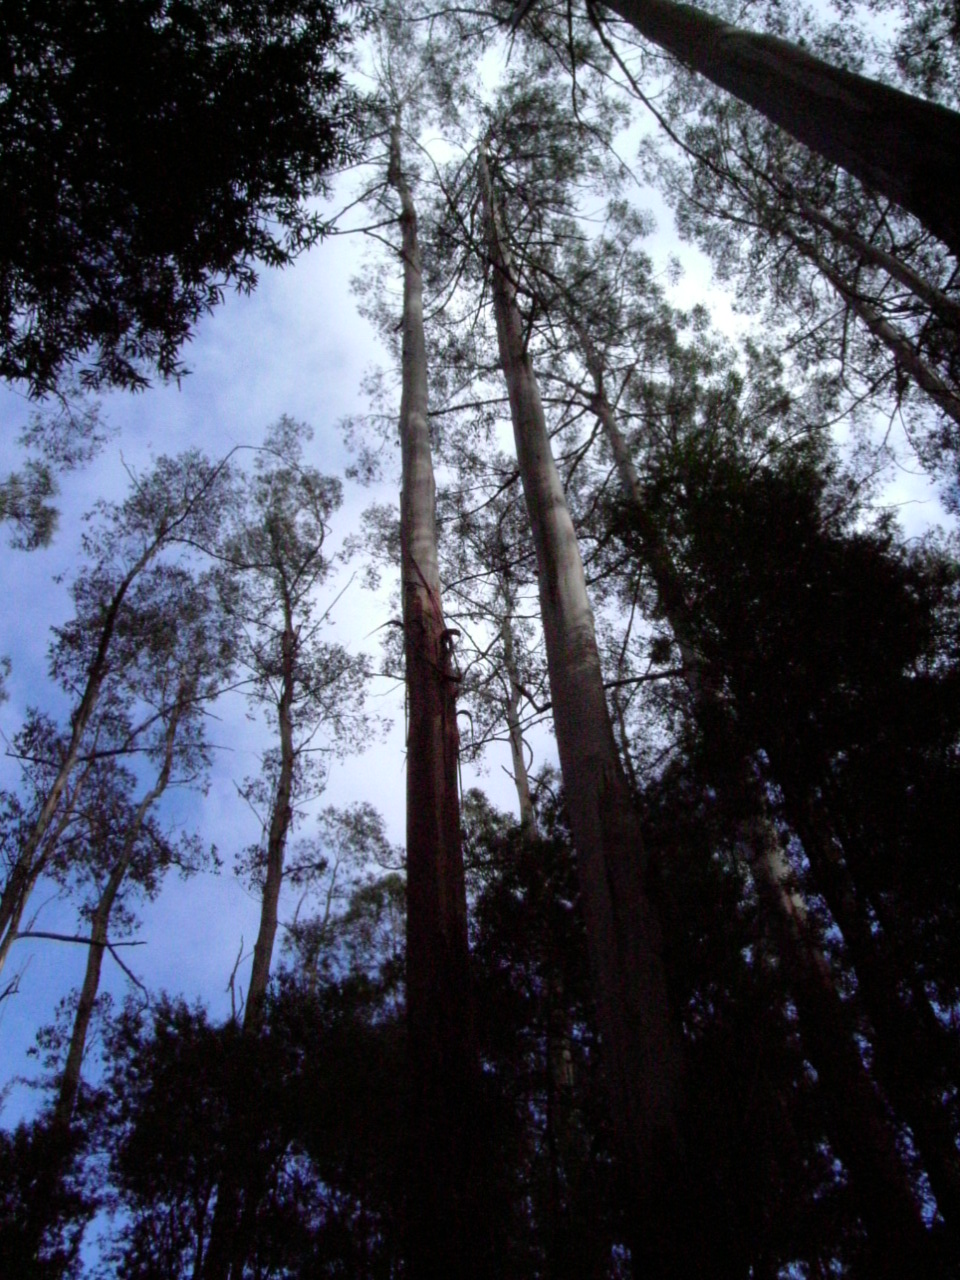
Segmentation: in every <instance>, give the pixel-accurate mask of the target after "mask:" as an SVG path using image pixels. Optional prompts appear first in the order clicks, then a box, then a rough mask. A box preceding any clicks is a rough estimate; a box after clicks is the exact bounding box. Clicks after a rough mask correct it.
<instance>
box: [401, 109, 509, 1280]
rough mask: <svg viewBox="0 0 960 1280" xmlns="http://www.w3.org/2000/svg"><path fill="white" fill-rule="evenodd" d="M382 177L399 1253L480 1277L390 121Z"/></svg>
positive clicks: (413, 372)
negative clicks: (396, 880) (394, 470)
mask: <svg viewBox="0 0 960 1280" xmlns="http://www.w3.org/2000/svg"><path fill="white" fill-rule="evenodd" d="M387 180H388V182H389V183H390V185H391V186H392V187H393V188H394V190H395V191H396V193H397V195H398V196H399V199H400V207H401V214H400V229H401V235H402V255H403V335H402V393H401V400H400V444H401V454H402V468H403V491H402V495H401V500H400V546H401V575H402V587H403V634H404V653H405V659H406V684H407V704H408V708H409V726H408V733H407V1020H408V1030H409V1053H410V1070H411V1080H412V1089H411V1107H412V1113H413V1114H412V1116H411V1121H412V1124H411V1135H412V1142H413V1150H412V1151H411V1170H410V1174H411V1177H410V1188H409V1194H408V1223H407V1261H408V1265H409V1268H410V1273H411V1275H412V1276H413V1277H415V1280H428V1278H432V1277H433V1276H444V1275H449V1276H454V1275H456V1276H463V1277H470V1276H480V1275H482V1274H484V1273H485V1258H484V1250H483V1248H482V1246H481V1241H480V1236H481V1232H482V1230H483V1229H484V1227H485V1225H486V1227H487V1228H488V1227H489V1225H490V1224H489V1223H488V1224H483V1223H482V1222H481V1213H480V1207H479V1197H478V1195H477V1191H478V1187H477V1185H476V1178H477V1174H476V1159H477V1148H478V1146H479V1141H478V1139H479V1134H478V1132H477V1114H476V1108H477V1093H478V1088H479V1060H478V1056H477V1049H476V1044H475V1040H474V1025H473V1016H472V1000H471V996H470V973H469V953H468V945H467V898H466V888H465V884H464V874H463V851H462V845H461V836H460V797H459V790H458V777H457V762H458V758H459V745H460V743H459V734H458V731H457V714H456V684H457V677H456V674H455V670H454V666H453V653H452V644H451V634H450V632H449V630H448V629H447V626H446V623H445V622H444V619H443V612H442V609H441V604H440V573H439V568H438V559H437V524H436V498H435V488H434V477H433V461H432V457H431V448H430V427H429V422H428V418H427V354H426V340H425V337H424V331H423V277H422V272H421V267H420V248H419V244H418V240H417V215H416V210H415V208H414V203H413V198H412V195H411V193H410V188H409V186H408V185H407V181H406V178H405V176H404V173H403V165H402V157H401V151H400V122H399V118H398V119H397V121H396V123H395V124H394V126H393V129H392V130H391V134H390V164H389V169H388V172H387Z"/></svg>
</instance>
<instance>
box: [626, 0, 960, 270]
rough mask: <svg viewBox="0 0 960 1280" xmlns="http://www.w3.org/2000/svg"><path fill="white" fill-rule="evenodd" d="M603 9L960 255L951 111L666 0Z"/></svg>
mask: <svg viewBox="0 0 960 1280" xmlns="http://www.w3.org/2000/svg"><path fill="white" fill-rule="evenodd" d="M606 4H607V8H609V9H611V10H612V11H613V12H614V13H616V14H618V15H619V16H620V17H621V18H623V20H624V21H625V22H628V23H629V24H630V25H631V26H633V27H635V28H636V30H637V31H639V32H640V34H641V35H642V36H644V37H646V39H648V40H651V41H652V42H653V43H654V44H657V45H659V46H660V47H661V48H662V49H666V50H667V51H668V52H669V53H671V54H673V55H674V57H676V58H677V59H679V61H681V62H683V63H685V64H686V65H687V66H689V67H690V68H691V69H692V70H694V71H698V72H699V73H700V74H701V75H704V76H706V78H707V79H708V80H710V81H712V82H713V83H714V84H716V85H718V86H719V87H720V88H721V89H725V90H726V91H727V92H728V93H731V94H733V96H734V97H735V98H739V99H740V101H741V102H746V103H748V104H749V105H750V106H752V107H755V108H756V109H757V110H758V111H760V112H761V113H762V114H763V115H765V116H766V117H767V119H768V120H772V121H773V122H774V123H775V124H778V125H780V126H781V128H783V129H785V130H786V131H787V132H788V133H789V134H791V135H792V136H793V137H794V138H797V139H798V140H799V141H800V142H802V143H804V144H805V145H806V146H808V147H810V149H811V150H812V151H816V152H818V153H819V154H820V155H822V156H823V157H824V158H825V159H827V160H829V161H831V162H832V163H833V164H838V165H840V167H841V168H843V169H846V170H847V172H848V173H852V174H853V175H854V176H855V177H857V178H859V179H860V181H861V182H863V183H865V184H866V185H867V186H868V187H870V188H871V189H872V190H874V191H877V192H879V193H880V194H881V195H885V196H887V197H888V199H890V200H892V201H894V203H895V204H899V205H901V206H902V207H903V208H904V209H907V210H909V212H910V213H912V214H914V215H915V216H916V217H917V218H919V219H920V221H921V222H922V223H923V224H924V225H925V226H927V227H929V228H930V230H931V231H932V232H933V233H934V234H935V235H937V236H939V237H940V239H941V240H943V242H944V243H945V244H946V245H947V246H948V247H949V249H950V251H951V252H952V253H953V254H954V256H955V257H960V166H958V165H957V156H958V155H960V115H958V114H957V112H955V111H950V110H948V109H947V108H946V107H942V106H940V105H939V104H937V103H934V102H928V101H926V100H925V99H923V98H916V97H913V96H912V95H911V94H908V93H903V92H901V91H900V90H899V89H891V88H890V87H889V86H887V85H884V84H881V83H879V82H878V81H876V80H869V79H867V78H866V77H865V76H859V75H855V74H854V73H853V72H850V71H844V70H842V69H841V68H839V67H833V66H831V65H830V64H829V63H827V62H824V61H822V59H820V58H816V57H814V56H813V55H812V54H810V53H807V52H806V50H804V49H802V48H800V47H799V46H798V45H794V44H791V43H789V42H788V41H786V40H781V39H778V38H777V37H776V36H769V35H763V34H759V33H757V32H752V31H744V30H741V29H740V28H739V27H735V26H732V25H731V24H730V23H727V22H723V21H722V20H721V19H719V18H714V17H712V16H710V15H709V14H707V13H704V12H703V11H702V10H700V9H696V8H693V7H692V6H690V5H685V4H675V3H672V0H606Z"/></svg>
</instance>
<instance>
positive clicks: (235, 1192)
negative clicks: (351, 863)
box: [203, 556, 297, 1280]
mask: <svg viewBox="0 0 960 1280" xmlns="http://www.w3.org/2000/svg"><path fill="white" fill-rule="evenodd" d="M281 563H282V559H281V557H280V556H278V557H277V564H278V565H279V564H281ZM280 576H281V592H282V596H283V631H282V633H281V636H280V700H279V703H278V704H277V726H278V729H279V734H280V768H279V773H278V775H277V783H276V788H275V790H274V793H273V802H272V804H271V807H270V825H269V827H268V829H267V849H266V855H267V856H266V875H265V878H264V883H263V891H262V893H261V895H260V924H259V928H258V930H257V940H256V942H255V944H254V948H253V964H252V966H251V969H250V982H249V984H248V987H247V1002H246V1006H245V1008H244V1011H243V1047H242V1048H241V1052H244V1053H245V1052H246V1047H245V1046H246V1045H247V1044H249V1043H251V1042H253V1041H255V1040H256V1038H257V1036H258V1035H259V1033H260V1030H261V1028H262V1026H263V1015H264V1006H265V1003H266V995H267V987H268V986H269V983H270V966H271V964H272V961H273V947H274V943H275V941H276V936H277V924H278V920H279V906H280V891H281V889H282V887H283V864H284V856H285V853H286V846H287V835H288V833H289V831H290V823H291V821H292V818H293V805H292V797H293V774H294V767H295V764H296V753H295V748H294V741H293V699H294V691H295V690H294V683H295V671H294V667H295V662H296V655H297V632H296V628H295V626H294V618H293V612H292V606H291V603H290V596H289V593H288V590H287V583H286V580H285V579H284V578H283V574H282V571H280ZM243 1077H244V1073H243V1070H239V1071H238V1072H237V1073H236V1080H235V1085H236V1088H237V1090H238V1093H241V1094H242V1093H243V1092H244V1088H245V1085H246V1081H245V1080H244V1078H243ZM228 1110H229V1113H230V1114H229V1124H228V1130H227V1138H226V1142H225V1157H224V1166H223V1170H222V1172H221V1176H220V1181H219V1185H218V1187H217V1202H216V1204H215V1206H214V1210H213V1221H212V1223H211V1226H210V1243H209V1245H208V1247H207V1256H206V1259H205V1261H204V1266H203V1274H204V1277H205V1280H226V1277H227V1276H231V1275H234V1274H239V1273H240V1272H242V1269H243V1263H244V1261H245V1258H246V1251H247V1249H248V1248H249V1244H250V1238H251V1232H252V1230H253V1227H254V1215H255V1213H256V1208H257V1203H258V1201H259V1193H258V1191H257V1185H256V1184H257V1182H258V1180H259V1178H260V1174H259V1171H258V1169H257V1163H256V1160H255V1159H254V1158H251V1157H253V1156H254V1154H255V1153H254V1152H253V1151H252V1150H251V1149H250V1142H249V1139H248V1136H247V1127H246V1126H247V1124H248V1122H249V1121H251V1120H253V1119H254V1118H253V1117H251V1116H249V1115H246V1114H243V1111H244V1106H243V1105H241V1104H240V1103H239V1101H238V1098H237V1097H232V1098H230V1099H228Z"/></svg>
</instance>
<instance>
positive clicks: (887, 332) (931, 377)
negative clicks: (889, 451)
mask: <svg viewBox="0 0 960 1280" xmlns="http://www.w3.org/2000/svg"><path fill="white" fill-rule="evenodd" d="M789 238H790V243H791V244H793V245H794V246H795V247H796V249H797V250H798V251H799V252H800V253H802V254H803V256H804V257H805V258H807V259H808V260H809V261H810V262H812V263H813V264H814V266H815V267H816V268H817V270H818V271H819V272H820V273H821V275H822V276H823V277H824V279H825V280H827V281H829V283H830V284H831V285H832V286H833V288H834V289H835V290H836V292H837V293H838V294H839V295H840V297H841V298H842V299H843V300H844V302H846V304H847V306H849V308H850V310H851V311H852V312H853V313H854V315H855V316H857V317H858V319H859V320H861V321H862V322H863V324H865V325H866V327H867V328H868V329H869V330H870V332H871V333H872V334H873V336H874V337H875V338H876V339H877V340H878V341H880V342H882V343H883V345H884V346H885V347H886V348H887V350H888V351H890V352H891V353H892V355H893V357H894V359H895V360H896V361H897V363H898V364H899V365H900V366H901V367H902V368H903V369H904V370H905V371H906V372H907V373H909V374H910V376H911V378H913V380H914V382H915V383H916V384H917V386H918V387H919V388H920V389H921V390H922V391H925V392H926V393H927V395H928V396H929V397H930V398H931V400H933V402H934V403H935V404H936V405H937V406H938V407H939V408H941V409H942V410H943V412H944V413H946V414H948V415H949V416H950V417H951V418H952V419H953V420H954V422H956V423H957V424H958V425H960V395H958V394H957V392H956V391H955V390H954V389H953V388H952V387H951V386H950V384H949V383H948V382H946V381H945V380H944V379H943V378H941V377H940V375H939V373H937V371H936V370H935V369H931V368H930V366H929V365H928V364H927V362H926V361H925V360H924V359H923V357H922V356H920V355H918V354H917V352H916V350H915V349H914V347H913V344H912V343H911V342H910V341H909V340H908V339H907V338H905V337H904V335H903V334H902V333H901V332H900V330H899V329H897V328H896V326H895V325H892V324H891V323H890V321H889V320H887V319H886V317H885V316H882V315H880V313H879V312H878V311H877V310H875V308H874V307H872V306H871V305H870V303H869V302H867V301H866V299H865V298H862V297H861V296H860V294H859V293H857V291H856V289H854V288H852V287H851V286H850V285H849V284H847V282H846V281H845V280H844V279H843V277H842V276H841V275H840V273H839V272H838V271H835V270H834V268H833V267H832V266H831V265H830V264H829V263H828V262H827V261H826V259H825V258H824V257H823V255H822V254H821V253H820V252H819V251H818V250H817V249H816V248H815V247H814V246H813V245H812V244H809V243H808V242H807V241H806V240H804V239H803V238H802V237H801V236H796V235H793V234H792V233H791V234H790V237H789Z"/></svg>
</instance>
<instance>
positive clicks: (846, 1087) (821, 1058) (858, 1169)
mask: <svg viewBox="0 0 960 1280" xmlns="http://www.w3.org/2000/svg"><path fill="white" fill-rule="evenodd" d="M578 337H579V339H580V342H581V345H582V348H583V353H584V358H585V361H586V363H587V367H588V369H589V371H590V374H591V377H592V379H593V386H594V397H593V408H594V411H595V412H596V414H597V416H598V418H599V419H600V423H601V426H602V427H603V430H604V434H605V435H606V438H607V441H608V443H609V444H610V447H611V450H612V452H613V455H614V459H615V462H616V465H617V470H618V477H619V479H620V484H621V488H622V489H623V492H624V497H625V498H626V500H627V502H628V503H629V504H630V508H631V515H632V516H633V518H634V521H635V528H636V530H637V532H638V533H639V536H640V540H641V544H642V546H643V553H644V558H645V560H646V563H647V567H648V569H649V571H650V574H651V576H652V578H653V580H654V585H655V587H656V591H657V596H658V599H659V602H660V605H661V607H662V609H663V611H664V614H665V616H666V618H667V621H668V623H669V624H670V627H671V630H672V631H673V633H674V638H675V640H676V642H677V645H678V647H679V648H680V651H681V654H682V657H683V663H684V679H685V682H686V684H687V687H688V689H689V691H690V695H691V698H692V700H693V705H694V709H695V713H696V714H698V715H701V714H703V712H704V711H706V712H707V714H708V716H709V721H710V723H711V725H712V726H713V727H714V728H715V729H716V730H717V731H719V732H720V733H721V734H725V726H726V723H727V712H726V710H725V708H724V707H723V706H721V705H719V704H718V703H717V700H716V697H715V695H714V692H713V690H712V686H711V681H710V680H709V679H708V678H707V674H706V673H705V672H704V670H703V664H702V662H701V659H700V655H699V653H698V652H697V649H696V645H695V644H694V642H693V640H692V634H693V629H692V627H691V624H690V614H689V605H688V603H687V600H686V598H685V595H684V591H683V586H682V584H681V582H680V580H679V576H678V574H677V571H676V566H675V565H674V563H673V560H672V557H671V555H670V552H669V549H668V548H667V547H666V546H665V545H664V543H663V539H662V538H661V536H660V532H659V530H658V528H657V526H656V523H655V521H653V520H652V519H651V518H650V515H649V513H648V511H647V509H646V504H645V502H644V500H643V494H642V492H641V489H640V481H639V477H638V475H637V471H636V467H635V466H634V463H633V459H632V458H631V456H630V452H629V449H628V448H627V445H626V441H625V440H624V438H623V436H622V434H621V432H620V429H619V425H618V423H617V420H616V414H615V412H614V410H613V407H612V406H611V404H610V401H609V399H608V397H607V394H606V388H605V383H604V373H603V363H602V360H601V358H600V357H599V354H598V353H597V351H596V349H595V348H594V347H593V345H592V343H591V342H590V340H589V338H588V336H587V334H586V333H585V332H584V331H583V330H582V329H578ZM728 750H729V753H731V754H737V753H738V747H737V744H736V743H735V742H734V741H732V740H731V742H730V744H729V748H728ZM761 803H762V801H761ZM749 843H750V846H751V849H752V850H753V854H754V856H753V857H752V860H751V867H752V870H753V873H754V877H755V880H756V883H757V888H758V893H759V895H760V899H761V903H762V904H763V906H764V908H765V911H764V915H765V918H766V919H767V920H768V921H769V923H770V926H771V928H772V930H773V933H774V935H775V938H776V941H777V946H778V949H779V950H780V952H781V954H782V956H783V959H784V961H785V963H786V965H787V969H788V976H789V981H790V982H791V985H792V986H793V987H794V988H795V995H796V999H797V1005H798V1010H799V1013H800V1030H801V1034H802V1035H803V1037H804V1039H805V1041H806V1042H807V1043H808V1050H809V1053H810V1056H811V1059H812V1061H813V1063H814V1066H815V1067H816V1069H817V1071H818V1073H819V1074H820V1076H821V1078H822V1081H823V1085H824V1089H825V1096H826V1097H827V1098H828V1100H829V1101H830V1103H831V1106H830V1112H831V1116H832V1121H833V1131H834V1134H835V1141H836V1143H837V1147H838V1151H839V1154H840V1156H841V1157H842V1158H843V1159H844V1161H845V1162H846V1163H847V1165H848V1167H849V1168H850V1172H851V1174H852V1176H853V1178H854V1179H855V1182H856V1184H857V1186H858V1188H859V1192H860V1202H861V1212H862V1213H863V1216H864V1220H865V1221H866V1222H867V1223H868V1225H869V1227H870V1233H871V1237H872V1238H873V1239H874V1240H875V1241H877V1242H881V1241H883V1242H885V1247H884V1249H883V1251H882V1253H881V1254H880V1255H878V1258H877V1263H876V1265H877V1268H878V1273H879V1271H880V1269H882V1268H885V1269H886V1270H885V1271H884V1274H891V1275H901V1274H903V1268H904V1267H905V1266H907V1264H908V1263H909V1262H910V1260H911V1259H913V1258H916V1257H923V1256H925V1255H926V1256H928V1262H929V1263H930V1264H931V1265H935V1261H934V1260H933V1258H932V1254H930V1249H931V1241H930V1239H929V1234H928V1232H927V1231H926V1229H925V1227H924V1225H923V1222H922V1220H921V1218H920V1213H919V1209H918V1205H917V1203H916V1201H915V1199H914V1197H913V1194H912V1191H911V1189H910V1186H909V1183H908V1181H907V1176H906V1170H905V1167H904V1165H903V1162H902V1160H901V1159H900V1156H899V1154H898V1152H897V1150H896V1146H895V1143H894V1139H893V1132H892V1130H891V1128H890V1125H889V1122H888V1120H887V1118H886V1116H885V1115H884V1113H883V1110H882V1105H881V1102H880V1099H879V1097H878V1096H877V1095H876V1093H875V1091H874V1089H873V1086H872V1085H871V1082H870V1080H869V1077H868V1076H867V1073H866V1070H865V1068H864V1065H863V1061H862V1059H861V1057H860V1054H859V1050H858V1049H857V1047H856V1044H855V1041H854V1040H853V1038H852V1031H851V1029H850V1027H849V1025H848V1022H849V1019H848V1018H847V1016H846V1013H845V1010H844V1008H843V1004H842V1001H841V1000H840V998H839V996H838V994H837V990H836V985H835V982H834V978H833V974H832V972H831V970H830V968H829V965H828V964H827V961H826V959H825V958H824V956H823V954H822V952H821V950H820V947H819V945H818V944H817V941H816V939H815V938H813V937H812V936H811V934H810V929H809V925H808V922H807V913H806V907H805V904H804V902H803V899H802V896H801V895H800V894H799V892H798V891H797V890H796V888H795V887H793V886H792V885H791V884H790V872H789V866H788V864H787V862H786V859H785V857H784V854H783V850H782V848H781V846H780V842H779V839H778V838H777V837H776V836H775V833H773V832H772V831H771V829H770V825H769V823H768V822H766V821H758V823H757V830H756V831H753V832H751V833H750V841H749ZM814 857H815V854H811V858H814ZM816 866H817V864H816V862H815V863H814V868H815V870H816ZM828 904H829V896H828ZM834 918H835V919H836V920H837V923H838V924H839V925H840V928H841V931H843V932H844V936H845V937H846V928H847V927H851V921H850V913H849V912H841V913H840V914H839V915H838V914H836V913H834ZM861 941H862V939H861ZM858 953H859V954H861V955H862V954H863V952H862V950H860V949H858ZM853 958H854V962H855V966H856V954H854V957H853ZM858 976H859V969H858ZM863 994H865V995H869V994H873V995H874V996H875V997H876V996H878V995H879V994H880V993H879V992H878V991H877V990H876V984H875V983H874V984H871V983H869V982H868V990H867V991H865V992H864V993H863ZM887 1003H888V1000H887V999H884V1000H883V1001H882V1003H881V1005H880V1015H881V1023H884V1022H886V1018H885V1017H884V1016H883V1011H884V1009H885V1008H886V1005H887ZM867 1008H868V1011H869V1012H870V1014H871V1017H872V1018H873V1015H874V1006H873V1004H872V1002H871V1001H870V1000H869V999H868V1000H867ZM874 1021H875V1023H876V1019H874ZM903 1021H904V1020H903V1019H901V1027H902V1024H903ZM879 1039H880V1041H881V1043H879V1044H878V1049H882V1048H883V1045H882V1041H883V1040H884V1039H885V1037H883V1036H880V1037H879ZM913 1042H914V1044H916V1037H913ZM891 1049H892V1046H887V1050H886V1052H885V1053H881V1055H880V1058H879V1061H878V1065H879V1066H881V1067H884V1066H888V1065H889V1066H892V1065H893V1064H892V1058H891V1052H890V1050H891ZM882 1075H883V1080H884V1085H885V1086H887V1091H888V1094H889V1096H890V1097H891V1100H892V1101H893V1102H894V1103H895V1105H898V1106H900V1107H901V1110H902V1114H903V1115H904V1118H905V1119H906V1120H907V1122H908V1123H909V1124H910V1125H911V1127H913V1129H914V1132H915V1136H916V1138H917V1141H918V1144H919V1145H920V1147H921V1153H922V1155H923V1157H924V1160H925V1163H926V1165H927V1167H928V1171H932V1172H931V1179H932V1181H935V1182H936V1184H937V1185H939V1186H941V1187H942V1188H943V1195H944V1201H943V1208H944V1212H945V1215H946V1214H947V1213H950V1211H951V1210H952V1209H953V1208H954V1206H955V1196H956V1186H957V1183H956V1152H955V1151H954V1155H953V1159H950V1157H949V1153H948V1151H947V1147H948V1146H952V1140H951V1139H950V1138H949V1135H948V1134H947V1133H946V1132H945V1131H943V1132H942V1133H941V1129H940V1127H939V1126H938V1124H937V1117H936V1115H935V1112H934V1111H933V1110H932V1109H931V1107H930V1105H929V1104H928V1103H927V1102H925V1101H924V1100H923V1099H922V1097H921V1096H920V1095H919V1094H917V1093H915V1092H914V1091H912V1090H908V1089H907V1087H906V1085H905V1082H904V1081H903V1073H900V1076H899V1078H898V1077H897V1074H896V1072H893V1073H888V1072H882ZM898 1082H899V1083H902V1086H903V1087H897V1086H898ZM891 1084H892V1085H893V1088H890V1087H889V1086H890V1085H891ZM940 1119H941V1122H942V1120H943V1117H941V1118H940ZM935 1194H936V1191H935ZM938 1203H939V1196H938Z"/></svg>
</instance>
